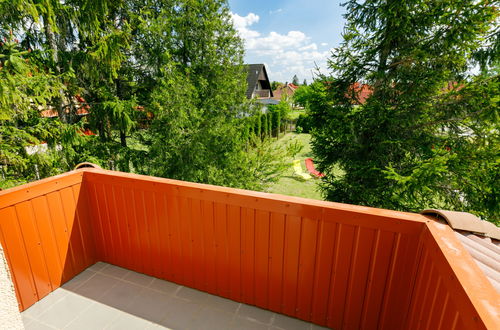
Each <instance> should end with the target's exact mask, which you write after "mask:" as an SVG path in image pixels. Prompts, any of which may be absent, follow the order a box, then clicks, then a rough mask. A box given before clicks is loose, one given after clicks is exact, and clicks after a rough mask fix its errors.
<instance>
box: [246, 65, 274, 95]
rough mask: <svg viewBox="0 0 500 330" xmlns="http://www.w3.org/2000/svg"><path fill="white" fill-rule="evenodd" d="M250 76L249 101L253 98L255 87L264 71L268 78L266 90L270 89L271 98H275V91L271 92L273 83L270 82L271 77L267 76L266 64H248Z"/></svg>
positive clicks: (265, 85) (248, 76) (248, 85)
mask: <svg viewBox="0 0 500 330" xmlns="http://www.w3.org/2000/svg"><path fill="white" fill-rule="evenodd" d="M247 68H248V74H247V93H246V95H247V99H251V98H252V94H253V92H254V90H255V85H256V84H257V81H258V80H259V75H260V73H261V72H262V71H264V76H265V77H266V80H265V83H264V86H263V87H264V88H267V89H269V90H270V91H271V92H270V93H271V97H272V96H273V91H272V90H271V82H270V81H269V77H268V76H267V71H266V67H265V66H264V64H248V65H247Z"/></svg>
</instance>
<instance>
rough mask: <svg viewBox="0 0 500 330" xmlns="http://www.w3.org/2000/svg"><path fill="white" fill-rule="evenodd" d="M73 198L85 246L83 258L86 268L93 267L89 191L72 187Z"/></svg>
mask: <svg viewBox="0 0 500 330" xmlns="http://www.w3.org/2000/svg"><path fill="white" fill-rule="evenodd" d="M72 190H73V197H74V200H75V204H76V221H77V223H76V225H77V226H78V228H79V231H80V235H81V240H82V244H83V258H84V264H85V267H88V266H90V265H93V264H94V263H95V262H96V261H97V260H96V251H95V242H94V235H93V233H92V228H91V226H90V222H91V217H92V216H91V211H90V207H91V205H90V204H89V201H88V191H87V189H86V187H82V184H81V183H79V184H76V185H74V186H72Z"/></svg>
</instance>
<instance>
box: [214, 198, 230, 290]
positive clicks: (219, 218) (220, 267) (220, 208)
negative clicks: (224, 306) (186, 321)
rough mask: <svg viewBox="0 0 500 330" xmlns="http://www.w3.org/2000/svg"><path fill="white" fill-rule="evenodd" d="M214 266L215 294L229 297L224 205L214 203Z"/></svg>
mask: <svg viewBox="0 0 500 330" xmlns="http://www.w3.org/2000/svg"><path fill="white" fill-rule="evenodd" d="M214 224H215V227H214V234H215V253H216V257H215V265H216V266H215V267H216V274H217V275H216V276H217V281H216V283H217V294H218V295H220V296H222V297H226V298H228V297H229V267H228V265H229V251H228V237H227V236H228V234H227V212H226V205H225V204H221V203H215V204H214Z"/></svg>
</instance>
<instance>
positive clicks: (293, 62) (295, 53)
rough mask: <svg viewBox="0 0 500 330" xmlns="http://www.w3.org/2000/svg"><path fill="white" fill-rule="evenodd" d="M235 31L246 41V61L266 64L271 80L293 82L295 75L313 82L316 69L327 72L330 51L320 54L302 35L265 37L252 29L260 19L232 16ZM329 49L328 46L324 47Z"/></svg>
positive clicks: (314, 45)
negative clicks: (312, 77)
mask: <svg viewBox="0 0 500 330" xmlns="http://www.w3.org/2000/svg"><path fill="white" fill-rule="evenodd" d="M232 18H233V22H234V27H235V28H236V30H237V31H238V32H239V34H240V36H241V37H242V38H243V40H244V41H245V46H246V53H247V55H246V57H247V58H250V59H251V62H252V63H266V68H267V71H268V74H269V78H270V79H271V80H277V81H282V82H285V81H291V79H292V77H293V75H294V74H297V76H298V77H299V79H304V78H307V79H311V76H312V74H311V72H315V68H316V65H317V66H318V67H320V68H321V69H323V70H325V69H326V59H327V58H328V57H329V55H330V51H331V50H327V51H318V45H317V44H316V43H314V42H311V38H310V37H308V36H307V35H306V34H305V33H304V32H302V31H288V32H287V33H285V34H282V33H278V32H274V31H272V32H270V33H269V34H267V35H262V34H261V33H260V32H258V31H257V30H255V29H251V28H250V26H252V25H254V24H256V23H258V22H259V16H258V15H256V14H254V13H249V14H248V15H246V16H240V15H238V14H235V13H233V14H232ZM321 46H323V47H324V46H327V43H321Z"/></svg>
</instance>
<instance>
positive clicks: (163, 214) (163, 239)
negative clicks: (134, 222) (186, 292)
mask: <svg viewBox="0 0 500 330" xmlns="http://www.w3.org/2000/svg"><path fill="white" fill-rule="evenodd" d="M154 196H155V205H156V212H157V215H158V231H159V237H160V259H161V263H160V266H161V277H160V278H162V279H165V280H168V279H171V276H170V275H169V274H170V272H171V269H172V257H171V251H170V231H169V228H168V227H169V226H168V222H169V218H168V212H167V204H166V200H165V195H164V194H161V193H155V194H154Z"/></svg>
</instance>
